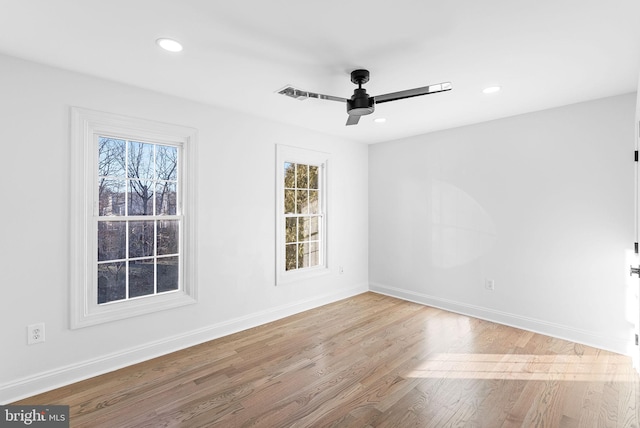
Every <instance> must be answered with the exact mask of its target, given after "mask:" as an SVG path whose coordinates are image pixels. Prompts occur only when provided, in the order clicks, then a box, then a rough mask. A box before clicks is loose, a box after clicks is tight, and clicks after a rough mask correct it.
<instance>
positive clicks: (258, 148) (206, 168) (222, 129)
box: [0, 56, 368, 403]
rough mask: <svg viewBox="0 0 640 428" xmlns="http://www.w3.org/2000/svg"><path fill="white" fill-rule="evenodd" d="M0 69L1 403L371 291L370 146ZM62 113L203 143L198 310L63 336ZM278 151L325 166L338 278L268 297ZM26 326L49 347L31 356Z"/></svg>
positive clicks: (128, 90)
mask: <svg viewBox="0 0 640 428" xmlns="http://www.w3.org/2000/svg"><path fill="white" fill-rule="evenodd" d="M0 70H2V74H1V75H2V79H0V94H2V95H1V96H0V117H1V118H2V126H0V141H1V145H2V157H1V158H0V159H1V161H0V162H2V168H1V171H2V177H3V182H4V185H3V186H2V189H3V190H2V200H3V201H4V202H3V203H2V209H0V220H1V224H2V246H1V249H0V270H1V272H2V298H1V299H0V343H1V344H2V346H1V351H0V403H1V402H8V401H10V400H13V399H16V398H18V397H20V396H26V395H31V394H33V393H35V392H37V391H39V390H42V389H47V388H51V387H53V386H57V385H60V384H65V383H68V382H71V381H74V380H77V379H79V378H83V377H87V376H91V375H94V374H96V373H98V372H101V371H106V370H111V369H114V368H116V367H119V366H123V365H127V364H131V363H132V362H135V361H139V360H144V359H148V358H149V357H151V356H155V355H158V354H162V353H166V352H167V351H170V350H173V349H177V348H180V347H185V346H188V345H191V344H194V343H197V342H201V341H205V340H207V339H211V338H213V337H218V336H220V335H223V334H227V333H229V332H233V331H236V330H238V329H243V328H246V327H249V326H253V325H256V324H260V323H263V322H266V321H270V320H273V319H276V318H280V317H283V316H286V315H289V314H292V313H295V312H299V311H301V310H304V309H307V308H311V307H315V306H318V305H321V304H324V303H328V302H330V301H334V300H338V299H340V298H344V297H348V296H351V295H354V294H358V293H360V292H363V291H366V290H367V287H368V282H367V281H368V279H367V275H368V273H367V246H368V243H367V239H368V229H367V197H368V195H367V167H368V166H367V150H368V149H367V146H365V145H362V144H357V143H353V142H348V141H342V140H338V139H336V138H334V137H327V136H324V135H320V134H316V133H312V132H309V131H305V130H302V129H295V128H292V127H290V126H285V125H281V124H278V123H274V122H269V121H265V120H261V119H258V118H253V117H247V115H244V114H236V113H233V112H230V111H226V110H224V109H219V108H214V107H210V106H205V105H202V104H198V103H194V102H189V101H185V100H182V99H178V98H174V97H170V96H166V95H163V94H159V93H154V92H150V91H145V90H141V89H136V88H133V87H128V86H124V85H120V84H117V83H113V82H109V81H105V80H101V79H97V78H93V77H89V76H85V75H80V74H75V73H71V72H67V71H62V70H58V69H54V68H49V67H45V66H41V65H37V64H34V63H30V62H26V61H22V60H18V59H15V58H11V57H6V56H0ZM212 78H214V76H212ZM71 106H79V107H85V108H90V109H95V110H101V111H106V112H111V113H118V114H124V115H129V116H133V117H140V118H144V119H151V120H156V121H162V122H167V123H175V124H180V125H185V126H190V127H195V128H197V129H198V130H199V160H200V162H199V177H198V183H199V198H198V204H199V213H198V215H199V233H198V236H199V261H198V265H199V272H198V274H199V286H200V292H199V303H198V304H196V305H192V306H188V307H182V308H179V309H174V310H169V311H165V312H162V313H157V314H152V315H148V316H141V317H137V318H131V319H128V320H123V321H119V322H114V323H109V324H104V325H100V326H96V327H89V328H84V329H80V330H70V329H69V230H70V225H69V221H68V218H69V172H68V169H69V164H70V162H69V156H70V155H69V150H70V149H69V147H70V143H69V127H70V123H69V108H70V107H71ZM278 143H282V144H288V145H293V146H299V147H308V148H312V149H315V150H321V151H326V152H330V153H331V154H332V164H331V165H330V168H331V171H330V172H331V174H333V176H332V178H333V180H334V183H336V185H335V186H334V187H333V194H332V195H331V202H332V206H331V207H330V208H331V209H332V210H333V211H332V212H331V214H330V215H331V216H332V217H331V218H330V220H331V223H330V227H331V228H330V229H329V233H330V235H331V238H333V240H332V244H333V245H332V246H331V250H332V251H333V253H332V254H331V257H332V260H333V261H334V265H338V264H339V265H343V266H344V274H342V275H339V274H338V272H337V269H335V270H334V271H333V272H332V274H331V275H329V276H325V277H322V278H321V279H317V280H308V281H305V282H302V283H295V284H290V285H284V286H278V287H275V286H274V277H275V266H274V263H275V261H274V260H275V242H274V240H275V224H274V221H275V214H274V213H275V205H274V200H275V145H276V144H278ZM343 183H348V185H342V184H343ZM36 322H44V323H45V324H46V342H45V343H43V344H38V345H31V346H28V345H27V344H26V326H27V325H28V324H32V323H36Z"/></svg>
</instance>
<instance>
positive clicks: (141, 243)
mask: <svg viewBox="0 0 640 428" xmlns="http://www.w3.org/2000/svg"><path fill="white" fill-rule="evenodd" d="M153 226H154V222H153V221H131V222H129V257H130V258H134V257H148V256H153V255H154V254H153V233H154V232H153Z"/></svg>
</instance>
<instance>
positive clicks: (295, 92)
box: [278, 86, 347, 103]
mask: <svg viewBox="0 0 640 428" xmlns="http://www.w3.org/2000/svg"><path fill="white" fill-rule="evenodd" d="M278 93H279V94H282V95H286V96H288V97H291V98H295V99H298V100H306V99H307V98H317V99H319V100H329V101H339V102H343V103H346V102H347V99H346V98H342V97H334V96H333V95H324V94H316V93H315V92H308V91H302V90H300V89H296V88H294V87H293V86H287V87H285V88H282V89H280V90H279V91H278Z"/></svg>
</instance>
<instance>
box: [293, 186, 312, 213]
mask: <svg viewBox="0 0 640 428" xmlns="http://www.w3.org/2000/svg"><path fill="white" fill-rule="evenodd" d="M308 212H309V191H308V190H296V213H298V214H307V213H308Z"/></svg>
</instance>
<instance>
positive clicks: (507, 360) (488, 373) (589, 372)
mask: <svg viewBox="0 0 640 428" xmlns="http://www.w3.org/2000/svg"><path fill="white" fill-rule="evenodd" d="M617 366H627V367H630V358H629V357H626V356H623V355H606V356H601V355H600V356H597V355H583V356H579V355H527V354H525V355H519V354H505V355H501V354H448V353H447V354H438V355H436V356H434V357H433V358H429V360H427V361H425V362H424V363H422V364H421V365H419V366H417V367H415V368H414V369H413V370H410V371H408V372H407V373H404V376H405V377H410V378H435V379H444V378H447V379H506V380H543V381H546V380H556V381H618V382H625V381H629V376H628V374H627V370H626V369H625V368H623V367H617Z"/></svg>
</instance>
